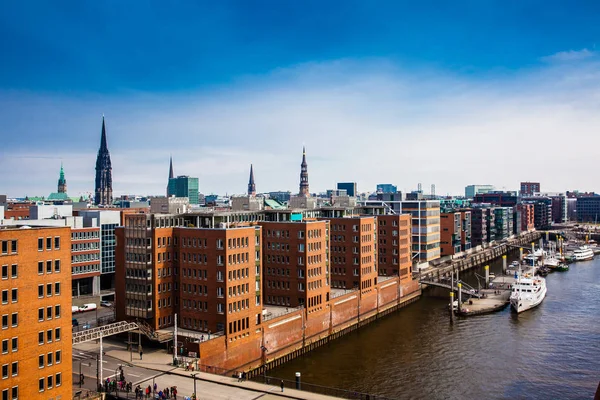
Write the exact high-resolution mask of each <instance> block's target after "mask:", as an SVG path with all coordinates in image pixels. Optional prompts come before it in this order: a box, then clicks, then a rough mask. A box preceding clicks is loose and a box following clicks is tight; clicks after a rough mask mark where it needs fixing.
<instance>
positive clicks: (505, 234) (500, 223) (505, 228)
mask: <svg viewBox="0 0 600 400" xmlns="http://www.w3.org/2000/svg"><path fill="white" fill-rule="evenodd" d="M493 210H494V227H495V230H494V235H493V236H492V237H493V239H494V240H503V239H507V238H509V237H510V236H512V234H513V208H512V207H494V208H493Z"/></svg>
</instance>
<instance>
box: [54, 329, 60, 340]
mask: <svg viewBox="0 0 600 400" xmlns="http://www.w3.org/2000/svg"><path fill="white" fill-rule="evenodd" d="M54 340H56V341H58V340H60V328H56V329H55V330H54Z"/></svg>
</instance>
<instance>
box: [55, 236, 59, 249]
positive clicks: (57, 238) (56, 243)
mask: <svg viewBox="0 0 600 400" xmlns="http://www.w3.org/2000/svg"><path fill="white" fill-rule="evenodd" d="M58 249H60V236H55V237H54V250H58Z"/></svg>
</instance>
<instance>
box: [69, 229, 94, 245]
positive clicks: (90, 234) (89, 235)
mask: <svg viewBox="0 0 600 400" xmlns="http://www.w3.org/2000/svg"><path fill="white" fill-rule="evenodd" d="M99 237H100V231H85V232H71V240H87V239H98V238H99ZM71 248H73V247H72V246H71Z"/></svg>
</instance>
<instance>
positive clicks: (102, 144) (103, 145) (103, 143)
mask: <svg viewBox="0 0 600 400" xmlns="http://www.w3.org/2000/svg"><path fill="white" fill-rule="evenodd" d="M103 150H104V151H108V144H107V143H106V125H105V124H104V114H102V136H101V137H100V151H103Z"/></svg>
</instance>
